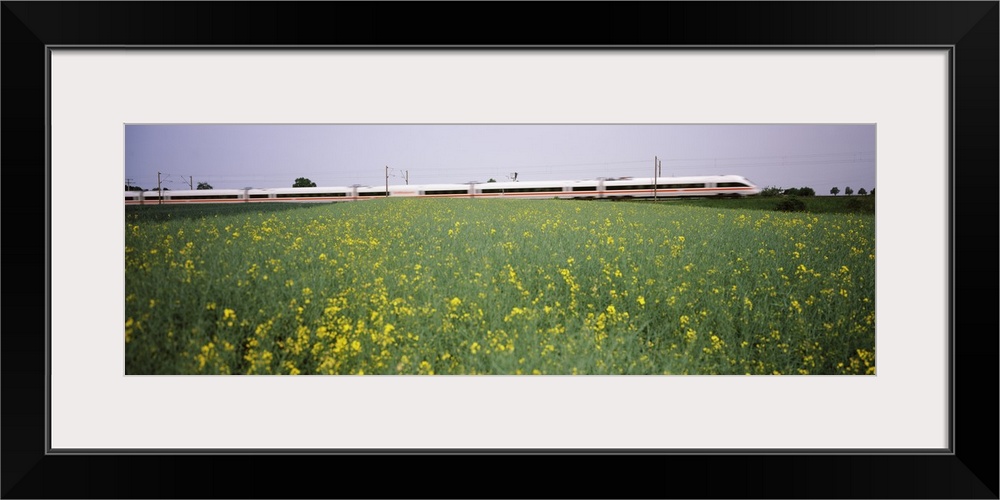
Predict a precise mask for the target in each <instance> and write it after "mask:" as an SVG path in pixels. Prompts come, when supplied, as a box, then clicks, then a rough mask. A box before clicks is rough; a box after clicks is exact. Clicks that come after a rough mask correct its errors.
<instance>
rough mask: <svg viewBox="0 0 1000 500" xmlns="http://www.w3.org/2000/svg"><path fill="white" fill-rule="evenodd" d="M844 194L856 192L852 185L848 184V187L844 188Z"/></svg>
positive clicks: (848, 194)
mask: <svg viewBox="0 0 1000 500" xmlns="http://www.w3.org/2000/svg"><path fill="white" fill-rule="evenodd" d="M844 194H846V195H847V196H850V195H852V194H854V190H853V189H851V186H847V187H846V188H844Z"/></svg>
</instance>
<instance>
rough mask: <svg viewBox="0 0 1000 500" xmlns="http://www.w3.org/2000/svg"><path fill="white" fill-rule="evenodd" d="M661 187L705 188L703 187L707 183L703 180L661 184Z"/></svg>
mask: <svg viewBox="0 0 1000 500" xmlns="http://www.w3.org/2000/svg"><path fill="white" fill-rule="evenodd" d="M660 187H661V188H663V189H690V188H703V187H705V183H704V182H702V183H696V184H660Z"/></svg>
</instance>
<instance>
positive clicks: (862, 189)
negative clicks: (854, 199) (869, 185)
mask: <svg viewBox="0 0 1000 500" xmlns="http://www.w3.org/2000/svg"><path fill="white" fill-rule="evenodd" d="M858 194H859V195H861V196H864V195H866V194H868V191H865V188H861V189H859V190H858Z"/></svg>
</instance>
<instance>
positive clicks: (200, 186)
mask: <svg viewBox="0 0 1000 500" xmlns="http://www.w3.org/2000/svg"><path fill="white" fill-rule="evenodd" d="M198 189H215V188H213V187H212V185H211V184H209V183H207V182H199V183H198Z"/></svg>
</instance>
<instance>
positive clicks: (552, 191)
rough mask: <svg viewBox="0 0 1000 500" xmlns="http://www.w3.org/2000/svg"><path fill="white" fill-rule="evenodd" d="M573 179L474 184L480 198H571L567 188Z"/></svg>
mask: <svg viewBox="0 0 1000 500" xmlns="http://www.w3.org/2000/svg"><path fill="white" fill-rule="evenodd" d="M573 182H575V181H528V182H489V183H483V184H476V185H475V191H476V193H475V194H476V197H482V198H536V199H537V198H572V197H573V191H571V190H570V189H569V187H570V185H571V184H572V183H573Z"/></svg>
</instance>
